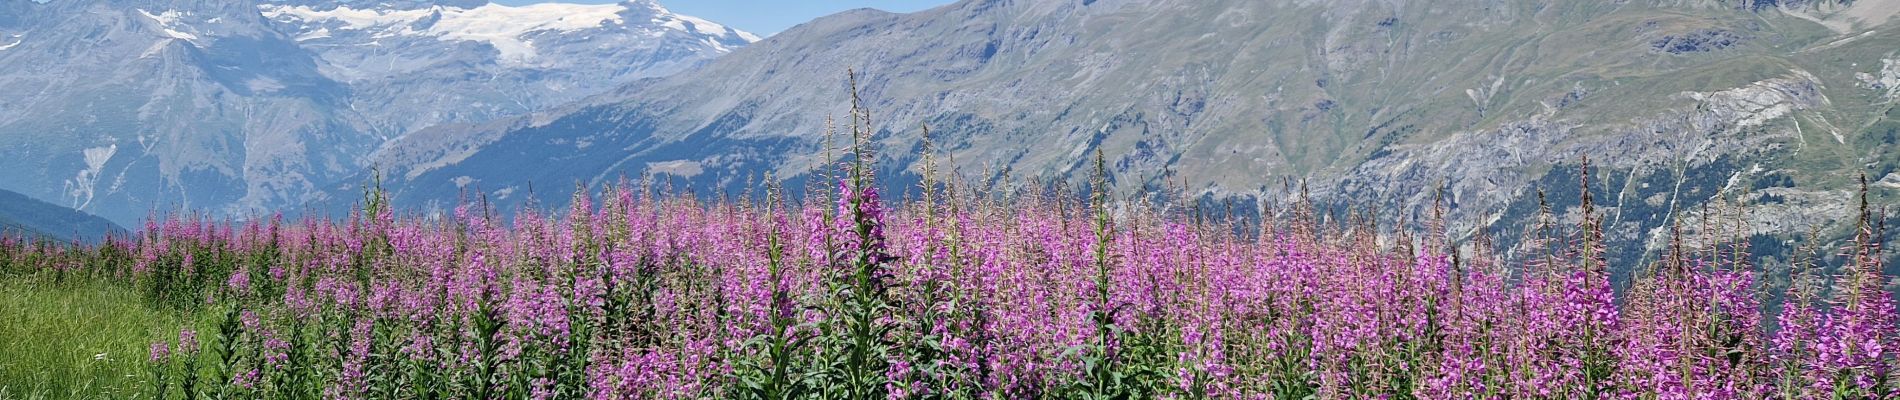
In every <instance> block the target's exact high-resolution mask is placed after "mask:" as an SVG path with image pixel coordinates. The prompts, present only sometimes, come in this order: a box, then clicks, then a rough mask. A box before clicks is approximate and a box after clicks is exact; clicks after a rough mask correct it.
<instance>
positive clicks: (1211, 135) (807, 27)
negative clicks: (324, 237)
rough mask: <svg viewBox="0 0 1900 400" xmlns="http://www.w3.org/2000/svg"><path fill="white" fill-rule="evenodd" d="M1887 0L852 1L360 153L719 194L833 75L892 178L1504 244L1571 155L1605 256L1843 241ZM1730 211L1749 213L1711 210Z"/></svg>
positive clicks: (1861, 164)
mask: <svg viewBox="0 0 1900 400" xmlns="http://www.w3.org/2000/svg"><path fill="white" fill-rule="evenodd" d="M1896 13H1900V1H1893V0H1860V1H1853V2H1832V1H1779V2H1776V1H1716V0H1680V1H1675V0H1644V1H1583V2H1577V1H1543V0H1455V1H1324V2H1320V1H1296V0H1274V1H1255V0H1225V1H1194V2H1182V1H1161V0H1094V1H1055V0H965V1H959V2H956V3H954V4H951V5H947V6H943V7H939V8H935V9H931V10H927V11H922V12H918V13H911V14H893V13H885V12H880V11H875V10H857V11H851V12H845V13H841V14H837V15H832V16H829V17H825V18H821V19H819V20H816V21H812V22H810V23H807V24H803V25H800V26H798V27H795V28H792V29H790V30H787V31H785V32H782V33H780V34H777V35H774V36H773V37H771V38H768V39H766V40H763V41H761V42H758V43H755V44H754V45H752V46H749V47H747V48H745V49H740V50H738V51H734V52H733V53H731V54H728V55H724V56H721V57H719V58H716V59H714V60H712V61H710V62H708V63H706V64H704V65H702V66H700V67H697V68H693V69H691V70H689V71H685V72H682V73H679V74H676V75H672V76H669V77H665V78H661V79H652V80H642V81H637V82H633V83H630V84H627V85H625V86H622V87H620V88H618V89H616V90H614V91H612V92H609V93H607V94H604V95H601V96H597V97H594V98H590V99H587V100H583V101H580V102H576V103H572V104H569V105H565V106H562V107H559V108H557V109H553V110H548V111H542V112H536V113H532V114H530V115H526V116H521V117H515V118H509V119H503V120H498V121H494V122H489V123H486V124H481V125H475V126H467V127H460V128H459V129H453V130H426V131H423V132H420V133H417V134H413V135H410V136H407V137H405V138H403V139H400V140H395V141H391V142H389V143H388V144H386V145H385V146H384V147H383V148H381V149H379V150H377V151H376V152H375V156H374V161H372V163H373V164H377V165H382V166H384V171H385V172H386V175H387V176H389V177H390V179H391V181H390V187H393V188H399V189H398V191H397V196H396V198H397V201H398V202H399V203H406V204H411V205H416V206H423V207H428V206H430V205H434V206H438V207H439V206H442V205H448V204H453V203H454V202H456V201H458V199H460V198H463V197H460V196H465V194H464V193H466V192H469V191H479V192H481V193H484V194H488V195H489V198H490V200H491V201H495V202H498V203H500V204H503V205H504V208H507V206H508V205H511V204H512V205H519V204H523V202H526V201H527V200H526V199H525V198H526V197H528V196H524V195H523V193H524V192H527V191H531V190H532V189H533V186H532V185H534V184H540V185H543V187H555V188H564V187H571V186H572V185H573V183H575V182H580V183H585V184H593V185H599V184H602V183H607V182H612V181H615V180H616V179H618V178H620V177H636V178H637V177H655V178H659V179H661V180H672V181H675V182H679V183H680V184H681V185H683V186H682V187H692V188H695V190H710V191H713V192H719V191H724V192H728V193H734V192H737V191H740V190H743V188H744V187H746V186H747V185H749V184H753V183H754V182H756V180H757V179H762V178H763V177H765V176H768V174H769V176H773V177H776V178H778V179H783V180H786V181H787V182H803V181H805V180H807V179H809V178H810V177H812V176H814V175H813V174H812V172H813V171H815V170H816V169H817V168H819V166H820V165H823V164H824V162H825V161H826V157H825V156H824V155H825V154H827V149H828V148H834V147H838V146H843V145H845V144H846V142H845V141H844V140H848V139H835V138H834V139H831V140H827V135H825V134H824V130H825V129H826V127H827V122H828V121H844V120H845V118H846V116H845V113H846V110H847V108H848V107H849V104H850V96H849V94H848V86H849V85H848V83H847V79H846V71H847V70H852V69H855V70H856V71H858V72H859V76H858V79H857V81H858V84H859V91H860V93H861V95H862V99H863V101H864V103H865V105H866V107H867V108H868V109H869V110H872V113H873V116H874V117H875V118H873V121H874V124H875V126H876V127H877V131H876V135H874V138H873V143H874V146H875V147H876V148H877V149H879V151H880V154H881V157H880V158H879V163H880V164H879V170H880V171H883V173H884V174H885V175H887V176H888V177H890V178H891V179H887V183H891V182H896V183H895V184H899V185H901V184H903V183H902V182H914V181H915V180H916V178H917V175H918V174H919V173H921V171H923V170H924V168H923V166H922V159H923V158H922V157H921V153H923V152H924V149H925V148H926V147H925V146H924V145H923V144H924V137H923V135H922V132H923V129H922V128H923V127H924V126H929V127H930V128H932V129H931V130H930V132H931V136H930V138H929V140H930V142H931V143H932V145H931V146H929V147H928V149H929V151H930V152H931V153H932V154H933V155H935V156H936V157H933V158H934V159H936V160H939V161H944V162H946V163H947V164H946V165H944V166H942V167H940V168H941V170H954V171H958V174H960V176H963V177H964V178H965V179H968V180H969V181H971V182H973V183H978V184H982V183H986V182H995V181H998V180H999V179H997V178H1000V177H1004V176H1008V177H1009V178H1010V179H1002V180H1001V181H1013V182H1026V181H1031V180H1068V181H1072V182H1073V181H1079V180H1081V179H1083V178H1085V177H1086V176H1087V174H1088V173H1089V171H1090V168H1089V167H1087V166H1088V165H1090V163H1089V161H1090V160H1089V158H1090V157H1091V155H1092V154H1094V153H1095V152H1096V151H1097V150H1100V151H1102V152H1103V153H1104V154H1106V156H1107V162H1108V165H1109V167H1110V170H1111V171H1110V172H1111V175H1112V179H1113V180H1114V181H1115V182H1116V183H1117V185H1116V186H1117V187H1118V188H1119V189H1120V190H1122V191H1124V192H1125V193H1130V194H1133V193H1144V192H1153V191H1156V190H1162V189H1167V188H1174V189H1173V190H1176V191H1177V193H1176V194H1177V195H1180V196H1186V197H1187V198H1200V199H1206V200H1212V201H1228V200H1235V201H1240V202H1242V203H1244V204H1249V205H1252V206H1253V207H1255V208H1257V209H1262V210H1263V211H1270V210H1264V209H1265V208H1266V206H1270V205H1274V204H1285V203H1286V202H1287V201H1289V200H1290V199H1291V198H1293V197H1296V196H1299V195H1300V194H1301V193H1302V192H1305V193H1309V195H1310V196H1312V197H1313V198H1314V199H1315V200H1317V201H1321V202H1326V203H1329V204H1339V205H1341V207H1354V208H1356V209H1358V210H1361V211H1362V212H1363V211H1366V210H1371V211H1373V212H1376V213H1377V214H1378V215H1379V217H1380V219H1383V220H1389V221H1398V222H1404V221H1422V220H1424V219H1426V218H1429V216H1430V210H1431V209H1432V207H1433V205H1434V204H1435V203H1437V201H1436V200H1435V199H1436V198H1437V195H1438V194H1439V193H1442V194H1443V196H1444V199H1445V200H1444V201H1443V204H1444V205H1445V206H1446V207H1447V208H1448V215H1447V218H1448V220H1449V222H1450V223H1451V226H1452V231H1453V233H1454V236H1456V237H1459V238H1465V239H1468V238H1471V237H1474V236H1475V235H1477V234H1478V233H1479V232H1486V234H1487V235H1490V236H1494V237H1499V238H1505V244H1506V245H1512V244H1515V243H1516V241H1515V237H1517V236H1520V235H1521V234H1522V233H1523V231H1522V227H1524V226H1528V225H1530V224H1526V223H1523V221H1526V220H1527V219H1526V217H1530V216H1533V215H1535V214H1536V213H1537V210H1539V209H1540V208H1543V206H1545V205H1548V206H1549V207H1550V208H1552V209H1553V210H1554V211H1555V216H1556V217H1557V218H1558V219H1559V220H1560V221H1568V222H1570V223H1574V222H1575V221H1576V219H1577V215H1578V214H1577V211H1578V203H1579V200H1580V199H1581V197H1582V196H1580V193H1581V192H1580V191H1579V187H1582V186H1583V180H1584V176H1586V173H1587V176H1588V177H1589V187H1590V188H1591V191H1592V193H1593V195H1594V197H1595V198H1596V199H1597V205H1598V206H1599V207H1600V208H1599V210H1602V212H1603V213H1604V214H1603V215H1604V216H1605V218H1606V230H1607V232H1606V235H1607V236H1608V238H1609V240H1611V241H1612V242H1613V243H1616V244H1617V246H1614V248H1620V249H1626V250H1624V251H1623V252H1622V253H1620V254H1616V255H1615V256H1616V257H1617V258H1618V259H1619V260H1618V261H1634V260H1636V259H1640V258H1642V257H1645V256H1646V255H1648V256H1653V254H1655V252H1656V251H1657V250H1659V249H1661V248H1662V247H1663V246H1664V245H1665V244H1666V243H1667V241H1668V238H1669V237H1670V235H1669V234H1668V233H1669V232H1670V230H1671V229H1672V226H1674V225H1677V223H1678V222H1683V221H1687V222H1686V223H1682V225H1690V226H1691V227H1690V228H1689V229H1688V230H1687V231H1688V232H1691V233H1694V232H1696V231H1697V230H1696V229H1695V227H1696V226H1707V225H1698V224H1697V222H1701V221H1709V220H1716V221H1729V220H1733V219H1741V220H1743V221H1741V222H1735V223H1732V224H1725V226H1726V225H1738V226H1742V227H1743V228H1744V229H1745V231H1744V232H1745V233H1746V234H1749V235H1752V236H1753V237H1754V239H1753V240H1754V241H1755V242H1757V244H1758V245H1760V246H1785V245H1787V244H1788V240H1789V239H1790V238H1793V237H1797V236H1800V235H1803V234H1805V233H1807V232H1810V230H1812V229H1822V230H1824V231H1827V232H1837V233H1838V232H1841V231H1842V230H1843V229H1844V228H1845V222H1843V221H1852V220H1854V215H1855V210H1854V209H1853V205H1854V204H1855V202H1854V201H1853V197H1854V196H1855V194H1856V193H1857V187H1856V186H1857V183H1856V182H1857V177H1858V176H1860V175H1863V174H1865V175H1867V176H1869V177H1870V179H1871V181H1872V184H1871V187H1872V189H1871V191H1872V192H1871V196H1872V198H1873V201H1874V202H1875V204H1890V203H1891V202H1892V201H1893V200H1892V199H1894V198H1895V196H1894V194H1895V189H1897V188H1900V174H1896V173H1895V172H1896V168H1897V167H1900V159H1897V158H1900V151H1895V149H1894V146H1895V145H1896V143H1900V123H1896V122H1895V121H1894V117H1895V116H1896V114H1895V111H1894V107H1893V105H1894V102H1895V100H1896V99H1897V95H1900V54H1897V52H1900V47H1896V46H1895V45H1894V43H1900V28H1896V27H1900V24H1893V23H1890V21H1891V20H1892V18H1893V17H1894V16H1895V14H1896ZM1586 157H1587V158H1588V159H1589V161H1590V163H1589V164H1588V165H1589V169H1588V170H1585V169H1583V168H1582V167H1583V166H1584V163H1583V160H1584V159H1585V158H1586ZM524 165H533V166H535V168H520V166H524ZM362 179H363V178H362V177H360V176H359V177H358V178H356V179H355V180H356V181H361V180H362ZM1290 182H1299V183H1301V184H1300V185H1301V186H1306V189H1305V190H1301V189H1298V188H1296V187H1295V185H1293V184H1290ZM549 185H552V186H549ZM792 186H797V185H792ZM355 187H356V186H338V187H334V188H332V190H333V193H340V192H341V191H347V190H353V189H354V188H355ZM1542 192H1548V193H1547V194H1546V195H1540V193H1542ZM339 197H341V196H340V195H339ZM344 198H347V197H344ZM1540 198H1541V199H1548V200H1540ZM564 201H565V198H564V197H562V196H542V198H541V199H539V200H537V203H536V204H541V205H551V206H555V207H559V206H560V205H561V204H563V202H564ZM1734 203H1746V204H1749V206H1748V207H1747V208H1746V209H1745V210H1746V211H1747V212H1746V213H1740V212H1736V211H1734V210H1732V209H1730V208H1723V207H1708V206H1710V205H1716V206H1720V205H1723V204H1734ZM1764 253H1773V252H1772V251H1767V252H1764ZM1625 265H1628V264H1627V263H1626V264H1625Z"/></svg>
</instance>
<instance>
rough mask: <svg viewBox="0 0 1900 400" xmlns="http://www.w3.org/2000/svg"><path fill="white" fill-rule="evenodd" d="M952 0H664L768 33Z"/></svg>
mask: <svg viewBox="0 0 1900 400" xmlns="http://www.w3.org/2000/svg"><path fill="white" fill-rule="evenodd" d="M494 1H495V2H496V3H501V4H507V5H522V4H532V3H544V2H547V1H545V0H494ZM559 2H563V3H593V4H606V3H617V2H618V1H617V0H559ZM951 2H952V0H660V4H662V5H665V6H666V8H667V9H669V10H673V12H676V13H680V14H686V15H691V16H695V17H700V18H705V19H708V20H711V21H713V22H718V23H721V24H726V25H729V26H732V27H735V28H739V29H742V30H745V31H747V32H752V33H756V34H758V35H759V36H766V35H771V34H775V33H778V32H779V31H782V30H785V28H790V27H792V26H793V25H798V24H801V23H804V22H805V21H810V20H812V19H813V18H818V17H821V16H825V15H830V14H832V13H836V12H839V11H844V10H849V9H853V8H864V7H870V8H876V9H880V10H885V11H895V12H912V11H918V10H923V9H927V8H931V7H936V6H940V5H944V4H949V3H951Z"/></svg>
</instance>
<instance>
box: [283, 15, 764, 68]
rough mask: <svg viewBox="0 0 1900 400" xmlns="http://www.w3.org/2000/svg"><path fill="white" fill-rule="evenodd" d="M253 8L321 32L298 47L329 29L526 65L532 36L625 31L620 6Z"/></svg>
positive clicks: (657, 18) (691, 25)
mask: <svg viewBox="0 0 1900 400" xmlns="http://www.w3.org/2000/svg"><path fill="white" fill-rule="evenodd" d="M258 8H259V9H260V10H261V11H262V12H263V14H264V16H265V17H268V18H271V19H273V20H278V21H287V22H301V23H303V24H306V25H307V26H309V25H315V26H322V28H318V29H316V30H312V31H307V32H305V33H303V34H301V35H298V37H297V40H298V41H306V40H312V39H319V38H325V37H330V35H331V34H332V32H331V29H333V28H334V29H336V30H354V31H366V32H373V33H374V34H375V35H376V36H377V37H388V36H433V37H436V38H438V39H440V40H444V41H472V42H483V43H487V44H489V45H490V46H492V47H494V48H495V50H496V51H497V52H499V53H500V54H501V58H502V59H503V60H505V61H511V62H516V63H526V62H529V61H532V60H533V59H534V58H535V56H536V51H535V47H534V39H533V35H534V34H536V33H542V32H559V33H572V32H577V31H582V30H587V29H595V28H600V27H603V26H609V25H625V24H626V23H627V21H626V18H625V17H624V16H625V15H627V11H629V10H628V8H627V7H626V6H625V5H622V4H597V5H596V4H565V3H540V4H532V5H525V6H505V5H500V4H494V3H490V4H487V5H483V6H480V7H475V8H460V7H447V6H432V7H429V8H422V9H410V10H403V9H386V10H385V9H355V8H350V7H347V6H338V7H336V8H331V9H322V10H320V9H316V8H313V7H310V6H288V5H280V4H263V5H259V6H258ZM652 11H653V15H654V17H653V22H654V23H655V24H659V25H663V26H666V27H669V28H673V29H676V30H679V31H683V32H689V33H699V34H705V35H714V36H721V37H723V36H727V35H737V36H738V37H740V38H742V39H744V40H745V41H746V42H748V43H749V42H753V41H757V40H758V37H757V36H753V35H752V34H750V33H745V32H742V31H738V30H736V29H729V28H726V27H725V26H724V25H720V24H716V23H713V22H711V21H706V20H703V19H699V18H694V17H689V16H684V15H677V14H672V13H670V12H667V11H666V10H665V9H663V8H659V7H657V6H655V7H653V10H652ZM721 47H723V46H721Z"/></svg>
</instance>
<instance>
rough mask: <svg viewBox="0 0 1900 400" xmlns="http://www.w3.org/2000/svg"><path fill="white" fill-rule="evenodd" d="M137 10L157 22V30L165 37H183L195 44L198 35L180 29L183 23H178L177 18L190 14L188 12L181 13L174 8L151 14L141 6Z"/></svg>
mask: <svg viewBox="0 0 1900 400" xmlns="http://www.w3.org/2000/svg"><path fill="white" fill-rule="evenodd" d="M138 12H139V14H141V15H144V16H145V17H146V18H151V19H152V22H157V23H158V30H159V32H160V33H163V34H165V37H169V38H172V39H184V40H185V41H189V42H192V43H193V44H196V43H197V42H198V35H193V34H190V33H186V32H184V31H182V30H180V29H182V28H184V24H181V23H179V21H178V20H179V19H180V18H181V17H184V16H188V15H190V14H189V13H181V12H178V11H175V10H165V12H161V13H158V14H152V12H151V11H145V9H143V8H140V9H138Z"/></svg>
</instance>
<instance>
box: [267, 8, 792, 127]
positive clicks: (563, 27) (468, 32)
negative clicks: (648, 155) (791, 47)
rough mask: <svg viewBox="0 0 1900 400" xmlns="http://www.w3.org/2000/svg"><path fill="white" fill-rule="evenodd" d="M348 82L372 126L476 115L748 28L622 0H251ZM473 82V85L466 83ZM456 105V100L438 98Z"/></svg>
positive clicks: (660, 65) (744, 40)
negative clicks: (528, 1) (520, 0)
mask: <svg viewBox="0 0 1900 400" xmlns="http://www.w3.org/2000/svg"><path fill="white" fill-rule="evenodd" d="M258 8H259V10H260V11H261V12H262V13H263V15H264V16H265V17H268V18H269V19H270V20H271V21H272V22H273V24H274V25H276V26H277V27H278V28H280V29H281V30H283V31H285V32H286V33H289V34H290V35H292V36H293V38H294V40H296V41H297V43H298V44H299V45H301V46H302V47H304V48H306V49H309V50H310V51H311V52H313V53H315V54H317V56H318V57H319V58H320V60H321V63H320V64H321V70H322V72H323V75H324V76H327V77H330V78H331V79H335V80H337V81H340V82H344V83H346V84H348V85H350V86H351V87H352V88H354V89H355V94H356V95H355V96H353V97H352V99H351V106H352V107H353V108H354V109H355V110H358V112H361V113H364V114H365V116H366V117H367V118H368V119H369V121H370V124H371V126H372V127H374V128H375V129H377V131H378V133H383V134H387V133H391V132H407V131H411V130H414V129H419V128H423V127H428V126H433V125H437V124H441V123H444V122H470V121H484V120H488V119H493V118H496V117H501V116H506V115H514V114H520V113H524V112H528V111H532V110H538V109H543V108H547V107H550V106H554V105H558V104H561V103H566V102H570V101H573V100H577V99H579V98H581V97H584V96H588V95H592V94H595V93H597V92H599V91H600V90H603V89H606V88H609V87H612V86H613V84H616V83H621V82H626V81H629V80H632V79H640V78H650V77H657V76H665V75H670V74H673V73H675V72H679V71H681V70H683V69H685V68H686V67H688V66H691V65H692V64H694V63H697V62H699V61H701V60H704V59H706V58H708V57H712V56H716V55H719V54H724V53H726V52H728V51H731V50H732V49H734V48H738V47H743V46H745V45H746V44H749V43H751V42H753V41H757V40H758V37H756V36H753V35H752V34H750V33H746V32H742V31H739V30H736V29H732V28H728V27H725V26H723V25H719V24H716V23H713V22H711V21H706V20H703V19H699V18H694V17H691V16H685V15H679V14H675V13H672V12H670V11H668V10H667V9H666V8H664V7H661V6H660V5H659V4H658V3H655V2H653V1H647V0H643V1H630V2H624V3H620V4H600V5H592V4H585V5H584V4H560V3H542V4H534V5H528V6H519V7H511V6H503V5H498V4H487V3H478V4H471V3H470V2H438V3H434V4H431V3H428V2H413V1H412V2H406V3H391V2H378V3H375V4H355V3H352V2H311V1H299V2H275V3H269V4H263V5H260V6H258ZM473 82H479V84H463V83H473ZM442 104H453V105H456V106H455V107H440V105H442Z"/></svg>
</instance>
